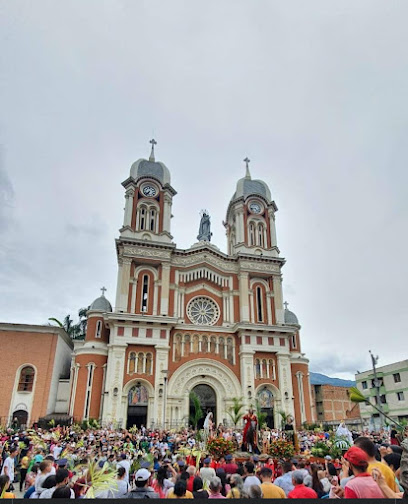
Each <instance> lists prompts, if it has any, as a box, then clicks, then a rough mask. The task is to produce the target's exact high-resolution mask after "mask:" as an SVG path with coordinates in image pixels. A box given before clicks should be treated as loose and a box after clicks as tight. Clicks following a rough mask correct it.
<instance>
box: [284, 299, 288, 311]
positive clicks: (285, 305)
mask: <svg viewBox="0 0 408 504" xmlns="http://www.w3.org/2000/svg"><path fill="white" fill-rule="evenodd" d="M283 305H284V307H285V310H287V309H288V306H289V303H288V302H287V301H285V302H284V303H283Z"/></svg>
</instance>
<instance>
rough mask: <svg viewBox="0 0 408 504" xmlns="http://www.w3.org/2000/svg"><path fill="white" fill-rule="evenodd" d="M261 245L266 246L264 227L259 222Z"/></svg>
mask: <svg viewBox="0 0 408 504" xmlns="http://www.w3.org/2000/svg"><path fill="white" fill-rule="evenodd" d="M257 245H259V246H260V247H264V227H263V225H262V224H258V243H257Z"/></svg>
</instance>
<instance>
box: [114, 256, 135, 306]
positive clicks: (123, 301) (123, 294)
mask: <svg viewBox="0 0 408 504" xmlns="http://www.w3.org/2000/svg"><path fill="white" fill-rule="evenodd" d="M131 264H132V259H131V258H130V257H122V258H119V270H118V283H117V287H116V307H115V310H116V311H122V312H127V304H128V294H129V282H130V266H131Z"/></svg>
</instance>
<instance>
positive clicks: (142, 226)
mask: <svg viewBox="0 0 408 504" xmlns="http://www.w3.org/2000/svg"><path fill="white" fill-rule="evenodd" d="M145 228H146V208H145V207H142V208H141V209H140V223H139V229H140V230H141V231H143V229H145Z"/></svg>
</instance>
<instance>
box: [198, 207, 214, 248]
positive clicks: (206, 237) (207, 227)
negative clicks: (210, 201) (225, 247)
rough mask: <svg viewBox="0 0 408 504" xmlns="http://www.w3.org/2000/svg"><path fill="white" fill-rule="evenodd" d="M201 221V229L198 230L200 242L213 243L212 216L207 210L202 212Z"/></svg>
mask: <svg viewBox="0 0 408 504" xmlns="http://www.w3.org/2000/svg"><path fill="white" fill-rule="evenodd" d="M200 215H201V221H200V229H199V230H198V236H197V239H198V241H208V242H209V241H211V236H212V233H211V222H210V214H209V213H208V211H207V210H202V211H201V213H200Z"/></svg>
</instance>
